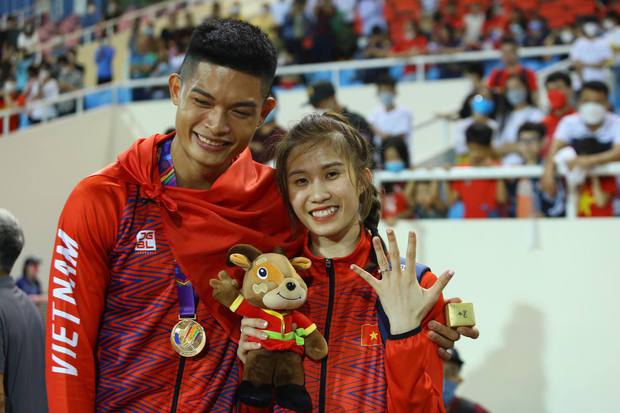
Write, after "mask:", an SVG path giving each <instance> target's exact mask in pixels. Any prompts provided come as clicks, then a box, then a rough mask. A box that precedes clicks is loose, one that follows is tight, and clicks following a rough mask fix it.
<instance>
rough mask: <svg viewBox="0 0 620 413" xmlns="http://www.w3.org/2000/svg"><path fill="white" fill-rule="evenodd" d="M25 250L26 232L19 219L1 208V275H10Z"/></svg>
mask: <svg viewBox="0 0 620 413" xmlns="http://www.w3.org/2000/svg"><path fill="white" fill-rule="evenodd" d="M22 248H24V232H23V231H22V227H21V225H19V221H17V218H15V217H14V216H13V214H11V213H10V212H9V211H7V210H6V209H2V208H0V274H9V273H10V272H11V270H12V269H13V265H14V264H15V261H16V260H17V257H19V254H20V253H21V252H22Z"/></svg>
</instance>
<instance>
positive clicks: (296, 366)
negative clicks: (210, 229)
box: [210, 244, 327, 412]
mask: <svg viewBox="0 0 620 413" xmlns="http://www.w3.org/2000/svg"><path fill="white" fill-rule="evenodd" d="M228 260H229V262H230V263H232V264H234V265H237V266H239V267H241V268H243V269H244V270H245V276H244V278H243V286H242V287H241V291H239V287H238V284H237V281H235V280H233V279H232V278H230V276H228V274H227V273H226V272H224V271H222V272H220V274H219V279H213V280H211V281H210V284H211V286H212V287H213V298H215V300H217V301H218V302H220V303H221V304H223V305H225V306H226V307H228V308H229V309H230V310H231V311H234V312H235V313H237V314H240V315H243V316H247V317H253V318H262V319H264V320H266V321H267V322H268V326H267V328H266V329H265V330H263V331H264V332H265V333H266V334H267V336H268V338H267V339H266V340H262V341H261V345H262V346H261V348H260V349H257V350H252V351H250V352H249V353H248V355H247V360H246V363H245V367H244V370H243V382H242V383H241V385H240V386H239V389H238V397H239V400H240V401H241V402H242V403H245V404H247V405H250V406H256V407H267V406H269V405H270V404H271V403H272V401H273V396H274V389H275V399H276V403H277V404H278V405H280V406H281V407H284V408H287V409H291V410H294V411H297V412H309V411H311V410H312V402H311V400H310V396H309V395H308V392H307V391H306V389H305V387H304V367H303V363H302V358H303V356H304V354H305V355H307V356H308V357H310V358H311V359H313V360H320V359H322V358H323V357H325V356H326V355H327V342H326V341H325V338H324V337H323V335H321V333H319V331H318V330H317V328H316V325H315V324H314V323H313V322H312V321H310V319H308V317H306V316H304V315H303V314H302V313H300V312H299V311H296V309H297V308H299V307H301V306H302V305H303V303H304V302H305V301H306V296H307V294H308V287H307V286H306V283H304V281H303V279H302V278H301V277H300V276H299V274H297V272H296V271H295V268H294V267H297V268H301V269H307V268H309V267H310V260H309V259H307V258H304V257H296V258H293V259H291V260H289V259H288V258H286V257H285V256H284V255H282V254H279V253H266V254H263V253H262V252H260V251H259V250H257V249H256V248H254V247H252V246H251V245H244V244H239V245H235V246H234V247H232V248H231V249H230V250H229V251H228ZM293 324H295V325H296V328H295V329H293ZM248 341H259V340H258V339H254V338H253V337H249V338H248Z"/></svg>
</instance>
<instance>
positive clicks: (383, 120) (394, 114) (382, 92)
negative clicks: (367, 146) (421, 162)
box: [368, 75, 413, 165]
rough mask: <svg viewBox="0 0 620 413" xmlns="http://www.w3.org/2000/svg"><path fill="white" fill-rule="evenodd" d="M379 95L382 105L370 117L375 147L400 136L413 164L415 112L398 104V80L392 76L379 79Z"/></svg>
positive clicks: (377, 83)
mask: <svg viewBox="0 0 620 413" xmlns="http://www.w3.org/2000/svg"><path fill="white" fill-rule="evenodd" d="M376 85H377V97H378V98H379V100H380V101H381V106H379V107H378V108H377V109H375V110H374V111H373V112H372V113H371V114H370V117H369V118H368V121H369V122H370V125H371V126H372V128H373V131H374V133H375V138H374V143H375V147H377V148H380V147H382V143H383V142H384V141H385V140H386V139H389V138H394V137H400V138H401V139H403V141H404V142H405V143H406V144H407V148H408V150H409V161H410V164H412V165H413V142H412V138H413V133H412V132H413V114H412V113H411V111H410V110H409V109H405V108H403V107H398V106H396V81H395V80H394V79H393V78H392V77H390V76H387V75H385V76H381V77H380V78H379V79H377V82H376Z"/></svg>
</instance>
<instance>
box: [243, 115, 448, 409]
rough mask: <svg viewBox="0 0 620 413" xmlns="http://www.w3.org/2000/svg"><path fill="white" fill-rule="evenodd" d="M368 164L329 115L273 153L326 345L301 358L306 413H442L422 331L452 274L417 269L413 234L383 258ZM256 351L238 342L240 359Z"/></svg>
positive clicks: (364, 152)
mask: <svg viewBox="0 0 620 413" xmlns="http://www.w3.org/2000/svg"><path fill="white" fill-rule="evenodd" d="M371 159H372V152H371V150H370V148H369V146H368V145H367V143H366V141H365V140H364V139H363V138H362V137H361V136H360V135H359V133H358V132H357V131H356V130H355V129H354V128H353V127H351V126H350V125H349V124H348V123H347V122H346V121H345V120H344V119H343V118H341V117H340V116H339V115H336V114H331V113H327V114H312V115H308V116H306V117H305V118H304V119H302V120H301V121H300V122H299V123H298V124H297V125H295V126H294V127H293V129H291V131H290V132H289V133H288V134H287V136H286V137H285V139H284V140H283V141H282V142H281V144H280V145H279V147H278V151H277V155H276V164H277V175H278V176H277V179H278V185H279V187H280V190H281V192H282V194H283V196H284V197H285V199H286V200H287V201H288V205H289V207H290V209H291V211H292V212H294V214H295V215H296V216H297V218H298V221H299V222H300V223H301V224H302V225H303V226H304V227H305V234H306V237H307V239H306V242H305V247H304V253H303V255H304V256H306V257H308V258H310V259H311V260H312V266H311V267H310V269H309V270H308V271H307V273H306V274H303V275H304V278H305V279H306V281H307V284H308V286H309V289H308V298H307V302H306V304H305V306H304V307H302V309H301V311H302V312H304V313H305V314H306V315H308V316H309V317H310V319H312V320H313V321H314V322H315V323H316V324H317V327H318V328H319V330H320V331H321V332H322V333H323V334H324V336H325V338H326V339H327V342H328V346H329V355H328V356H327V358H325V359H323V360H322V361H321V362H314V361H311V360H308V359H306V361H305V364H304V367H305V373H306V388H307V390H308V392H309V394H310V396H311V398H312V403H313V412H390V413H397V412H398V413H404V412H407V413H409V412H424V413H433V412H444V411H445V410H444V407H443V403H442V382H443V366H442V361H441V359H440V357H439V354H438V352H437V347H436V345H435V344H434V343H432V342H431V341H430V339H429V337H428V334H426V332H425V330H427V324H428V322H429V321H430V320H431V319H435V320H437V321H439V322H441V323H443V321H444V320H443V311H442V309H443V306H444V301H443V298H442V297H441V291H442V290H443V288H444V287H445V285H446V284H447V282H448V281H449V279H450V278H451V277H452V274H453V273H452V272H445V273H444V274H443V275H442V276H441V277H440V278H439V280H438V279H437V277H435V275H433V274H432V273H431V272H430V270H428V268H426V267H424V266H422V265H420V264H417V265H416V260H415V256H416V252H415V250H416V236H415V234H414V233H413V232H410V233H409V240H408V241H409V242H408V246H407V254H406V260H405V262H404V265H402V264H403V263H401V260H400V258H399V257H400V253H399V250H398V246H397V243H396V237H395V234H394V232H393V231H391V230H388V233H387V240H388V245H389V257H391V259H389V258H387V257H386V255H385V253H384V249H383V247H382V241H381V239H380V238H379V236H378V233H377V224H378V221H379V215H380V202H379V197H378V195H379V194H378V192H377V190H376V189H375V187H374V186H373V185H372V177H371V172H370V169H369V168H370V163H371ZM436 281H437V282H436ZM247 330H249V329H246V331H244V332H245V333H246V334H253V333H256V334H257V336H258V337H259V338H261V337H260V335H261V333H260V331H256V330H252V332H250V331H247ZM258 345H260V344H259V343H249V342H245V340H243V336H242V342H241V343H240V349H242V351H240V353H239V354H240V357H241V358H242V359H243V356H244V352H243V350H247V349H252V348H258V347H257V346H258ZM272 411H274V412H281V411H284V410H283V409H281V408H280V407H278V406H275V407H273V410H272Z"/></svg>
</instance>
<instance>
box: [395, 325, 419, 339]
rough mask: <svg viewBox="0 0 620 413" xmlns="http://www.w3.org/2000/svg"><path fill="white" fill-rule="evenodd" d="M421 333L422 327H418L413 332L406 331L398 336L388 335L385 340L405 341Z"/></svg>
mask: <svg viewBox="0 0 620 413" xmlns="http://www.w3.org/2000/svg"><path fill="white" fill-rule="evenodd" d="M421 331H422V327H421V326H418V327H416V328H414V329H413V330H410V331H407V332H405V333H400V334H392V333H389V334H388V336H387V339H388V340H402V339H405V338H409V337H413V336H415V335H417V334H418V333H419V332H421Z"/></svg>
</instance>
